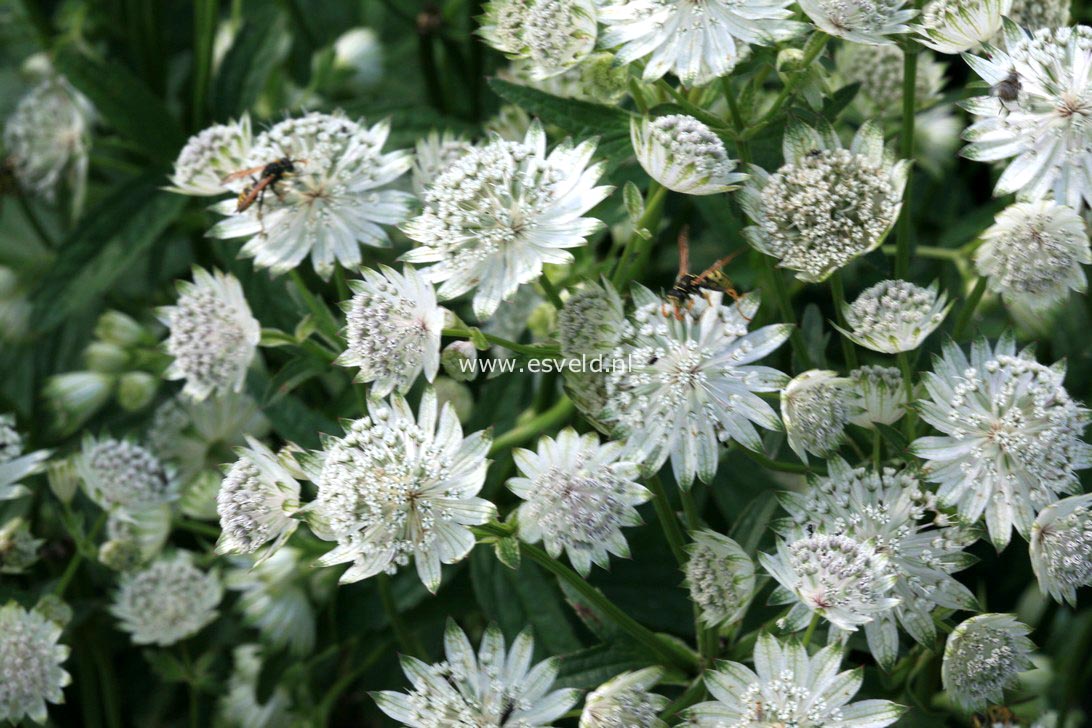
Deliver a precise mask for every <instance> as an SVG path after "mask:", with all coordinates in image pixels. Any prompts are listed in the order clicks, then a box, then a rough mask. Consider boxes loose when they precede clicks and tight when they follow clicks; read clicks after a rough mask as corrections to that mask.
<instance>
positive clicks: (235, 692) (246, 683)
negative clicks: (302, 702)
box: [220, 645, 294, 728]
mask: <svg viewBox="0 0 1092 728" xmlns="http://www.w3.org/2000/svg"><path fill="white" fill-rule="evenodd" d="M232 657H233V658H234V661H235V669H234V670H232V672H231V677H229V678H228V684H227V687H228V689H227V693H225V694H224V696H223V698H221V699H220V715H221V717H222V718H223V719H224V720H225V721H226V722H227V724H228V725H231V726H238V728H290V726H292V725H293V723H294V716H293V715H292V714H291V713H290V712H289V711H290V709H291V707H292V700H291V697H290V696H289V694H288V690H287V688H286V687H285V686H284V685H283V684H279V685H277V686H276V687H274V688H273V692H272V694H271V695H269V697H268V698H266V701H265V702H264V703H260V702H258V679H259V677H260V675H261V672H262V648H261V647H259V646H258V645H239V646H238V647H236V648H235V649H234V650H232Z"/></svg>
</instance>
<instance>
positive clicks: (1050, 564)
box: [1029, 493, 1092, 606]
mask: <svg viewBox="0 0 1092 728" xmlns="http://www.w3.org/2000/svg"><path fill="white" fill-rule="evenodd" d="M1030 542H1031V543H1030V546H1029V552H1030V554H1031V566H1032V568H1033V569H1034V570H1035V576H1036V578H1038V580H1039V588H1040V589H1041V590H1042V591H1043V592H1044V593H1046V594H1049V595H1050V596H1051V597H1052V598H1053V599H1054V601H1056V602H1061V601H1062V600H1065V601H1066V602H1068V603H1069V604H1070V605H1071V606H1076V604H1077V589H1079V588H1080V587H1082V586H1088V585H1089V584H1092V493H1087V494H1084V495H1075V496H1071V497H1069V498H1063V499H1062V500H1060V501H1058V502H1057V503H1052V504H1050V505H1049V506H1047V507H1046V508H1044V509H1043V510H1042V511H1041V512H1040V513H1039V515H1038V516H1037V517H1036V518H1035V523H1034V524H1033V525H1032V527H1031V539H1030Z"/></svg>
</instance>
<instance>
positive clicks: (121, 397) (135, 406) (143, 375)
mask: <svg viewBox="0 0 1092 728" xmlns="http://www.w3.org/2000/svg"><path fill="white" fill-rule="evenodd" d="M158 390H159V379H158V378H156V377H154V376H152V375H151V374H149V373H148V372H126V373H125V374H122V375H121V377H120V378H119V379H118V393H117V400H118V404H119V405H121V408H122V409H124V410H126V411H128V412H136V411H137V410H139V409H143V408H144V407H147V406H148V404H149V403H150V402H151V401H152V400H153V399H154V398H155V393H156V392H157V391H158Z"/></svg>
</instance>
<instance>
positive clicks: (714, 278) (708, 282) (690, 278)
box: [661, 227, 751, 321]
mask: <svg viewBox="0 0 1092 728" xmlns="http://www.w3.org/2000/svg"><path fill="white" fill-rule="evenodd" d="M741 252H743V249H742V248H741V249H740V250H737V251H735V252H734V253H731V254H729V255H726V256H724V257H723V258H721V259H720V260H718V261H717V262H716V263H713V265H711V266H709V267H708V268H706V269H705V270H704V271H703V272H701V273H698V274H697V275H695V274H693V273H691V272H690V229H689V228H688V227H684V228H683V229H682V231H681V232H680V233H679V276H678V278H676V279H675V284H674V285H673V286H671V290H670V291H668V292H667V296H666V298H667V300H666V301H664V305H663V307H662V308H661V313H662V314H663V315H664V317H667V316H669V315H672V312H671V311H668V309H667V306H668V303H670V304H671V309H672V311H673V312H674V316H675V320H676V321H682V318H683V311H684V310H686V311H689V310H690V309H691V308H692V307H693V306H694V301H693V298H692V296H694V295H695V294H697V293H702V291H721V292H723V293H727V294H728V295H729V296H731V298H732V300H734V301H735V302H736V307H737V308H738V307H739V300H740V295H739V293H737V292H736V289H735V288H733V287H732V281H731V279H729V278H728V276H727V275H725V273H724V271H722V270H721V269H722V268H723V267H724V266H726V265H728V264H729V263H731V262H732V260H733V259H734V258H735V257H736V256H737V255H739V254H740V253H741ZM740 313H741V314H742V313H743V311H742V309H741V310H740ZM744 318H745V319H747V321H750V320H751V319H750V318H749V317H747V316H744Z"/></svg>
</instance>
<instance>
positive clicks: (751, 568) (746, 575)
mask: <svg viewBox="0 0 1092 728" xmlns="http://www.w3.org/2000/svg"><path fill="white" fill-rule="evenodd" d="M690 536H691V538H692V539H693V543H691V544H689V545H688V546H687V553H688V554H689V556H690V558H689V559H688V560H687V562H686V566H685V567H684V573H685V574H686V586H687V588H689V590H690V600H691V601H692V602H694V604H696V605H697V606H698V607H699V608H700V609H701V619H702V621H703V622H705V624H707V625H709V626H710V627H719V626H721V625H724V624H733V623H735V622H737V621H739V620H740V619H743V615H744V614H745V613H746V611H747V607H749V606H750V605H751V598H752V597H753V596H754V592H755V564H754V562H753V561H751V557H750V556H748V555H747V552H746V551H744V550H743V548H742V547H741V546H740V545H739V544H738V543H736V542H735V541H733V540H732V539H730V538H728V537H727V536H722V535H721V534H719V533H716V532H714V531H708V530H705V531H696V532H694V533H692V534H690Z"/></svg>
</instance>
